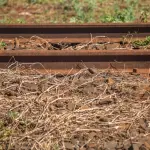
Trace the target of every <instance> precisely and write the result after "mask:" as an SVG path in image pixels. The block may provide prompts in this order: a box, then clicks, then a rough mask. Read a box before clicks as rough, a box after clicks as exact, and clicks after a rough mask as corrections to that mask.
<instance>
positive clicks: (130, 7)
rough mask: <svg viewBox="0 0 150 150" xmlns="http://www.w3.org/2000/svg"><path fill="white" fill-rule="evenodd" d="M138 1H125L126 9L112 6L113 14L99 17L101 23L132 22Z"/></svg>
mask: <svg viewBox="0 0 150 150" xmlns="http://www.w3.org/2000/svg"><path fill="white" fill-rule="evenodd" d="M137 4H138V0H125V5H126V7H125V8H123V9H121V8H120V7H119V6H118V4H114V14H111V13H105V14H104V15H103V16H101V21H102V22H104V23H106V22H114V23H116V22H132V21H134V20H135V19H136V18H135V8H136V7H137Z"/></svg>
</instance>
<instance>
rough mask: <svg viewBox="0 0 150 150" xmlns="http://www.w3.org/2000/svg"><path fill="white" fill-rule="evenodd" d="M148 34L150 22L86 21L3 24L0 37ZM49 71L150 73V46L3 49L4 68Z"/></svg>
mask: <svg viewBox="0 0 150 150" xmlns="http://www.w3.org/2000/svg"><path fill="white" fill-rule="evenodd" d="M128 34H129V35H131V36H133V37H138V38H145V37H146V36H149V35H150V24H91V25H87V24H83V25H74V24H73V25H71V24H69V25H0V38H1V39H3V38H6V39H11V38H16V37H19V36H21V37H24V38H30V37H31V36H35V35H36V36H39V37H42V38H47V39H49V40H50V41H51V42H58V41H65V42H72V43H73V42H79V43H80V42H84V43H86V42H89V41H90V40H91V38H93V37H99V38H103V37H107V38H109V39H111V40H112V41H116V39H117V40H118V39H121V38H122V37H123V36H126V35H128ZM18 62H19V67H22V66H23V68H27V69H38V70H42V71H43V70H46V71H55V70H59V71H61V72H63V71H68V70H70V69H74V70H79V69H82V68H83V67H87V68H93V67H95V68H98V69H108V68H112V69H114V70H124V71H134V72H135V70H136V72H139V73H149V68H150V51H149V50H79V51H67V50H62V51H59V50H58V51H55V50H50V51H48V50H47V51H46V50H10V51H0V68H15V67H18Z"/></svg>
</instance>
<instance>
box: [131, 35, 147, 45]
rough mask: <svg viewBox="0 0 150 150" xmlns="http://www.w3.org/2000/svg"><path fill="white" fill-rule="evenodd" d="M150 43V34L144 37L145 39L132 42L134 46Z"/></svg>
mask: <svg viewBox="0 0 150 150" xmlns="http://www.w3.org/2000/svg"><path fill="white" fill-rule="evenodd" d="M149 44H150V36H148V37H146V38H145V40H137V41H134V42H132V45H133V47H134V48H139V47H141V46H148V45H149Z"/></svg>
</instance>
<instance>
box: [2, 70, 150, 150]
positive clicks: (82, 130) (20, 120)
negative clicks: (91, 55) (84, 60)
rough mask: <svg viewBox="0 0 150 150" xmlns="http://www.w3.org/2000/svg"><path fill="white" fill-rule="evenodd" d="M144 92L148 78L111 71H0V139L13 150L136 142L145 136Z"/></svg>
mask: <svg viewBox="0 0 150 150" xmlns="http://www.w3.org/2000/svg"><path fill="white" fill-rule="evenodd" d="M89 71H90V72H91V73H90V72H89ZM149 96H150V82H149V79H148V78H144V77H141V76H138V75H130V74H127V73H123V72H121V73H115V72H113V70H111V71H110V70H104V71H101V72H95V73H94V72H93V71H91V70H89V69H87V68H85V69H82V70H80V71H79V72H78V73H76V74H74V75H71V76H64V77H56V76H55V75H51V74H47V75H41V74H36V75H35V74H34V75H27V74H25V72H20V71H18V70H15V71H12V70H10V69H8V70H0V110H1V112H0V141H1V143H4V144H3V145H2V147H3V148H4V147H5V148H6V147H8V149H13V148H14V149H15V150H16V149H23V148H27V149H31V150H52V149H53V150H56V149H64V150H65V149H67V148H70V149H73V148H75V149H76V150H78V149H79V147H80V149H81V148H83V147H86V148H87V149H88V147H93V148H95V149H96V148H97V149H100V148H101V149H104V147H107V146H108V145H109V143H111V142H116V141H117V140H119V142H122V143H123V145H125V144H126V143H129V142H131V143H134V142H138V140H141V138H143V139H144V138H147V137H149V134H150V122H149V121H150V118H149V117H150V116H149V114H150V109H149V108H150V100H149ZM143 120H144V121H143ZM141 121H143V122H142V124H141ZM114 146H118V144H117V143H116V145H114Z"/></svg>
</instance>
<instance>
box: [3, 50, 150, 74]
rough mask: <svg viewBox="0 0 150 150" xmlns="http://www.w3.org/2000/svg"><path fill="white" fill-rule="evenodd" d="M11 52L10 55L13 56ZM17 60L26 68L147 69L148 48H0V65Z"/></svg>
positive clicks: (140, 70)
mask: <svg viewBox="0 0 150 150" xmlns="http://www.w3.org/2000/svg"><path fill="white" fill-rule="evenodd" d="M12 56H13V57H12ZM17 62H19V63H20V64H21V65H22V66H24V67H25V68H30V69H38V70H47V71H51V70H59V71H60V70H61V71H62V70H63V71H64V70H68V71H69V70H70V69H75V70H80V69H82V68H84V67H87V68H97V69H108V68H112V69H114V70H124V71H129V70H130V71H133V69H134V70H135V69H136V70H137V72H140V73H149V68H150V51H145V50H144V51H143V50H138V51H132V50H129V51H126V50H124V51H123V50H121V51H120V50H116V51H113V50H112V51H109V50H108V51H103V50H102V51H101V50H100V51H94V50H93V51H88V50H82V51H80V52H77V51H37V50H27V51H21V50H20V51H19V50H18V51H4V52H2V51H1V52H0V67H1V68H8V67H9V66H11V65H12V64H13V65H12V66H13V67H14V65H16V66H17V65H18V63H17Z"/></svg>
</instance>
